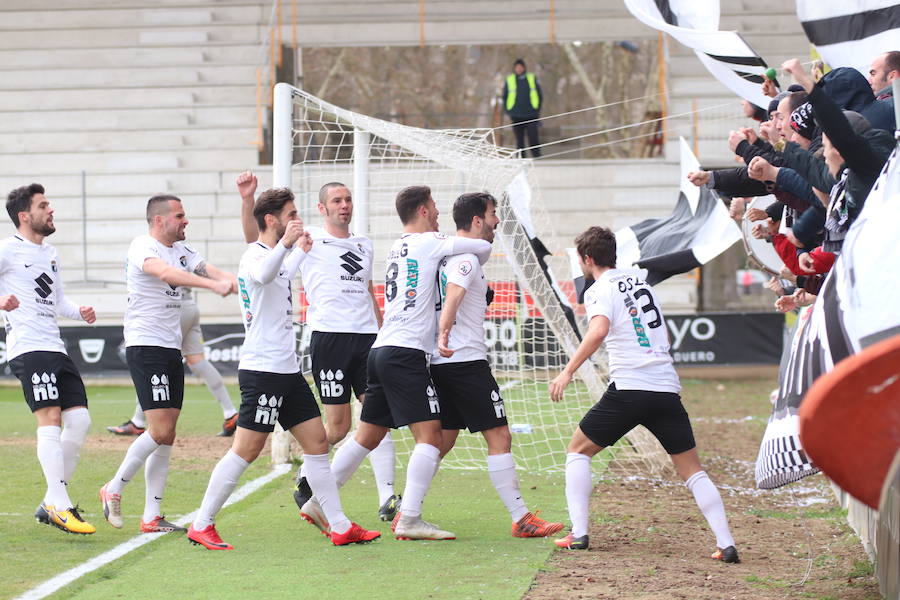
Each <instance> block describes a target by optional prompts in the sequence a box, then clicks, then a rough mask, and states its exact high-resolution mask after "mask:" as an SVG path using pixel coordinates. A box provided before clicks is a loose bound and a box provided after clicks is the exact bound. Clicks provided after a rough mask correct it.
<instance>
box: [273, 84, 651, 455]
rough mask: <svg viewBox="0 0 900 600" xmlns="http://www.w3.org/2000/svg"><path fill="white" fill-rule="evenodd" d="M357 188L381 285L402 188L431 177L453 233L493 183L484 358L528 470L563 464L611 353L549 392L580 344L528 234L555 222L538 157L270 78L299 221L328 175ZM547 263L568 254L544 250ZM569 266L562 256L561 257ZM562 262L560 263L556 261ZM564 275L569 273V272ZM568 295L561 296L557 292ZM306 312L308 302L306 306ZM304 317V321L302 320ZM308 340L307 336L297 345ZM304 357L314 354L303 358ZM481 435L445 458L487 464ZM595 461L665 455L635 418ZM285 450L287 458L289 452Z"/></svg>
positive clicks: (408, 444) (400, 439)
mask: <svg viewBox="0 0 900 600" xmlns="http://www.w3.org/2000/svg"><path fill="white" fill-rule="evenodd" d="M330 181H341V182H345V183H347V184H348V185H349V186H350V189H351V192H352V194H353V204H354V214H353V223H352V225H351V228H352V229H353V231H354V232H355V233H357V234H364V235H367V236H368V237H370V238H371V239H372V240H373V242H374V245H375V257H376V262H375V274H376V275H375V281H374V283H375V285H376V289H377V290H380V289H383V288H381V286H380V284H383V273H384V263H383V262H382V260H381V259H380V258H379V257H384V256H386V253H387V250H388V248H389V247H390V244H391V243H392V242H393V241H394V240H395V239H396V238H397V237H398V236H399V234H400V232H401V226H400V222H399V219H398V218H397V216H396V213H395V211H394V199H395V196H396V194H397V192H398V191H400V190H401V189H402V188H404V187H406V186H409V185H427V186H429V187H430V188H431V190H432V196H433V197H434V200H435V202H436V204H437V206H438V209H439V210H440V212H441V215H442V217H441V222H442V231H443V232H444V233H452V232H453V229H454V227H453V224H452V219H450V218H449V215H450V213H451V207H452V204H453V201H454V199H455V198H456V197H457V196H459V195H460V194H462V193H464V192H472V191H487V192H489V193H491V194H492V195H493V196H494V197H495V198H496V199H497V201H498V206H497V208H498V215H499V216H500V225H499V227H498V229H497V236H496V241H495V244H494V252H493V256H492V257H491V260H490V261H489V262H488V264H487V265H485V274H486V276H487V278H488V280H489V282H490V285H491V287H492V288H493V289H494V292H495V296H494V301H493V303H492V304H491V306H489V307H488V314H487V317H486V320H485V336H486V341H487V343H488V347H489V360H490V362H491V367H492V369H493V371H494V376H495V377H496V378H497V381H498V383H499V384H500V386H501V392H502V395H503V398H504V400H505V407H506V412H507V418H508V420H509V423H510V428H511V429H512V431H513V453H514V455H515V456H516V460H517V462H518V464H519V465H520V467H522V468H525V469H527V470H529V471H552V470H560V469H562V468H563V464H564V454H565V446H566V443H567V442H568V439H569V437H570V436H571V434H572V432H573V430H574V428H575V426H576V425H577V424H578V422H579V420H580V418H581V416H582V415H583V414H584V412H585V411H586V410H587V409H588V408H589V407H590V406H591V405H592V404H593V403H594V402H596V401H597V400H598V399H599V398H600V396H601V395H602V393H603V391H604V390H605V389H606V365H605V360H601V361H600V362H598V363H597V364H588V363H586V364H585V365H584V366H583V367H582V368H581V370H580V371H579V379H580V381H577V382H576V383H575V384H573V385H572V386H570V388H569V389H568V390H567V391H566V399H565V400H564V401H563V402H561V403H559V404H553V403H551V402H550V399H549V394H548V393H547V385H548V383H549V381H550V379H552V378H553V377H554V376H555V375H556V374H557V373H558V372H559V370H560V369H561V368H562V366H563V365H564V364H565V362H566V361H567V360H568V357H569V356H570V355H571V354H572V353H573V352H574V350H575V348H576V347H577V346H578V343H579V339H578V334H577V333H576V331H575V330H574V328H573V326H572V325H571V324H570V320H569V318H568V317H567V316H566V309H565V308H564V304H567V303H568V300H566V299H565V298H566V293H565V292H564V290H562V289H560V287H559V286H557V285H556V284H555V283H553V282H552V281H551V279H549V278H548V276H547V275H546V274H545V270H544V268H543V266H542V264H541V260H540V259H539V257H538V255H537V254H536V253H535V250H534V247H533V238H535V237H536V236H537V235H544V236H545V237H547V236H549V234H550V224H549V220H548V217H547V214H546V211H545V210H544V207H543V204H542V202H541V198H540V190H539V189H538V187H537V185H536V184H535V181H534V179H533V177H532V173H531V161H530V160H525V159H521V158H518V157H517V155H516V153H515V151H513V150H510V149H506V148H501V147H498V146H496V145H494V144H493V143H492V131H491V130H490V129H452V130H426V129H421V128H416V127H409V126H406V125H402V124H399V123H393V122H389V121H385V120H381V119H377V118H374V117H371V116H368V115H364V114H359V113H356V112H353V111H349V110H346V109H343V108H340V107H338V106H334V105H332V104H329V103H327V102H325V101H323V100H321V99H319V98H316V97H315V96H312V95H310V94H308V93H307V92H305V91H303V90H300V89H297V88H294V87H292V86H290V85H288V84H285V83H279V84H277V85H276V86H275V102H274V132H273V185H274V186H275V187H289V188H290V189H291V190H293V192H294V194H295V196H296V199H297V207H298V209H299V211H300V213H301V216H302V217H303V218H304V220H305V221H306V222H308V223H310V224H315V223H317V222H318V211H317V210H316V202H317V199H318V190H319V188H320V187H321V186H322V185H323V184H324V183H326V182H330ZM546 263H548V264H549V266H550V267H553V266H554V265H557V266H559V267H563V266H564V265H567V264H568V260H567V259H566V258H565V257H559V258H557V257H552V256H548V257H546ZM564 268H565V269H566V270H567V269H568V267H567V266H565V267H564ZM561 272H562V271H561ZM566 279H569V278H568V277H566ZM560 298H562V299H563V302H561V301H560ZM301 310H302V308H301ZM303 320H304V319H303V317H302V316H301V322H302V321H303ZM303 351H304V344H302V343H301V354H302V353H303ZM303 364H304V365H305V366H307V367H308V364H309V361H308V359H306V357H304V361H303ZM394 439H395V441H396V443H397V450H398V454H401V455H402V454H405V453H408V452H409V451H410V450H411V448H412V438H411V436H410V435H409V432H408V430H406V429H401V430H400V431H398V432H396V434H395V438H394ZM485 453H486V450H485V445H484V441H483V439H482V437H481V436H480V435H471V434H468V433H467V432H464V433H462V434H461V435H460V436H459V440H458V442H457V445H456V447H455V449H454V450H453V452H451V453H450V455H448V456H447V458H446V459H444V461H443V465H444V467H447V468H482V467H483V466H484V463H485ZM604 456H605V460H603V459H601V460H595V461H594V465H595V468H597V469H604V468H605V467H606V466H608V465H609V463H610V461H611V459H612V458H613V457H615V459H616V464H617V465H621V466H623V467H626V468H627V467H628V466H629V465H631V466H640V468H641V469H642V470H644V472H646V469H647V468H648V467H649V468H650V469H651V471H652V472H658V471H659V470H660V469H663V468H665V465H666V464H667V463H668V460H667V458H666V455H665V453H664V451H663V450H662V447H661V446H659V444H658V442H657V441H656V440H655V438H653V437H652V436H651V435H650V434H649V432H647V431H646V430H645V429H643V428H642V427H639V428H637V429H635V430H634V431H632V432H631V433H629V434H628V436H626V439H624V440H623V441H622V442H620V444H618V445H617V446H616V448H614V449H611V450H610V451H606V452H605V453H604ZM283 458H286V457H283Z"/></svg>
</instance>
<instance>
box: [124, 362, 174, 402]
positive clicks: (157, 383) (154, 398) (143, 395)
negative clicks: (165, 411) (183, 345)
mask: <svg viewBox="0 0 900 600" xmlns="http://www.w3.org/2000/svg"><path fill="white" fill-rule="evenodd" d="M125 362H127V363H128V370H129V371H131V380H132V381H133V382H134V389H135V391H137V397H138V402H139V403H140V405H141V410H145V411H147V410H153V409H155V408H177V409H179V410H181V404H182V402H183V401H184V365H183V364H182V362H181V350H177V349H175V348H163V347H161V346H128V347H127V348H125Z"/></svg>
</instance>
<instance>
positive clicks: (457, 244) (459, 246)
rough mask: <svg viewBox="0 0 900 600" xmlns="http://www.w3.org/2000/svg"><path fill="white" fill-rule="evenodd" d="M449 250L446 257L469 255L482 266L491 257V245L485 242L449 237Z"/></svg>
mask: <svg viewBox="0 0 900 600" xmlns="http://www.w3.org/2000/svg"><path fill="white" fill-rule="evenodd" d="M447 240H448V241H449V242H450V248H449V251H448V252H445V253H444V254H446V255H452V254H466V253H471V254H474V255H475V256H477V257H478V262H480V263H481V264H484V263H486V262H487V261H488V259H489V258H490V257H491V243H490V242H489V241H487V240H480V239H475V238H465V237H460V236H451V237H449V238H447Z"/></svg>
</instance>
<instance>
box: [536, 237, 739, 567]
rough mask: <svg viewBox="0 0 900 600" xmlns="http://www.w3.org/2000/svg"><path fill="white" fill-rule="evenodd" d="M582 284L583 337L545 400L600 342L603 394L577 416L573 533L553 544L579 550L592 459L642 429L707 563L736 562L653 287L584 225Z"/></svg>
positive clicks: (557, 394)
mask: <svg viewBox="0 0 900 600" xmlns="http://www.w3.org/2000/svg"><path fill="white" fill-rule="evenodd" d="M575 249H576V252H577V253H578V258H579V261H580V263H581V269H582V271H583V272H584V275H585V278H590V279H593V281H594V283H593V284H592V285H591V286H590V287H589V288H588V289H587V290H586V291H585V295H584V307H585V311H586V312H587V317H588V319H589V325H588V331H587V333H586V334H585V336H584V339H583V340H582V342H581V345H579V346H578V349H577V350H576V351H575V354H574V355H573V356H572V358H571V359H570V360H569V362H568V364H566V366H565V368H564V369H563V371H562V373H560V374H559V375H558V376H557V377H556V378H555V379H554V380H553V381H551V382H550V398H551V399H552V400H553V401H554V402H558V401H560V400H561V399H562V397H563V391H564V390H565V389H566V386H568V385H569V383H570V382H571V381H572V377H573V376H574V375H575V372H576V371H577V369H578V368H579V367H580V366H581V365H582V363H584V362H585V361H586V360H588V359H589V358H590V357H591V355H593V354H594V352H596V351H597V349H598V348H599V347H600V344H602V343H604V342H605V343H606V351H607V354H608V355H609V388H608V389H607V390H606V392H605V393H604V394H603V397H602V398H601V399H600V401H599V402H597V403H596V404H595V405H594V406H593V407H592V408H591V409H590V410H589V411H588V412H587V414H586V415H585V416H584V418H583V419H582V420H581V423H580V424H579V425H578V427H577V428H576V429H575V433H574V434H573V435H572V440H571V441H570V442H569V447H568V450H567V452H568V454H567V455H566V500H567V502H568V505H569V517H570V518H571V520H572V532H571V533H570V534H569V535H567V536H565V537H564V538H561V539H559V540H557V541H556V545H557V546H559V547H560V548H568V549H572V550H586V549H587V548H588V545H589V539H588V501H589V499H590V495H591V458H592V457H593V456H594V455H595V454H597V453H598V452H600V451H601V450H603V448H605V447H607V446H612V445H613V444H615V443H616V442H617V441H618V440H619V438H621V437H622V436H623V435H625V434H626V433H628V432H629V431H630V430H631V429H633V428H634V427H636V426H637V425H643V426H644V427H646V428H647V429H649V430H650V432H651V433H652V434H653V435H654V436H655V437H656V439H658V440H659V442H660V443H661V444H662V446H663V448H665V450H666V452H667V453H668V454H669V455H670V457H671V459H672V463H673V464H674V465H675V470H676V471H677V472H678V475H679V476H680V477H681V478H682V479H683V480H684V481H685V485H686V486H687V488H688V489H689V490H691V492H692V493H693V494H694V499H695V500H696V501H697V505H698V506H699V507H700V510H701V511H702V512H703V516H704V517H706V520H707V522H708V523H709V526H710V528H711V529H712V530H713V533H714V534H715V536H716V546H717V549H716V552H715V553H714V554H713V555H712V556H713V558H715V559H718V560H723V561H725V562H732V563H734V562H739V558H738V553H737V550H736V549H735V547H734V539H733V538H732V537H731V532H730V531H729V529H728V519H727V517H726V516H725V506H724V505H723V504H722V498H721V496H720V495H719V491H718V490H717V489H716V486H715V485H714V484H713V482H712V481H711V480H710V479H709V477H708V476H707V474H706V472H705V471H703V467H701V465H700V459H699V457H698V456H697V448H696V444H695V442H694V433H693V431H692V429H691V422H690V419H689V418H688V414H687V412H686V411H685V410H684V406H682V404H681V397H680V396H679V395H678V393H679V392H680V391H681V383H680V382H679V379H678V374H677V373H676V372H675V367H674V366H673V364H672V356H671V354H670V353H669V336H668V332H667V330H666V323H665V319H664V318H663V314H662V311H661V309H660V307H659V303H658V302H657V300H656V295H655V294H654V293H653V289H652V288H651V287H650V286H649V285H648V284H647V283H646V281H644V279H643V277H642V273H641V271H639V270H631V269H617V268H616V237H615V234H614V233H613V232H612V231H610V230H609V229H606V228H604V227H591V228H590V229H588V230H587V231H585V232H584V233H582V234H581V235H579V236H578V237H577V238H575Z"/></svg>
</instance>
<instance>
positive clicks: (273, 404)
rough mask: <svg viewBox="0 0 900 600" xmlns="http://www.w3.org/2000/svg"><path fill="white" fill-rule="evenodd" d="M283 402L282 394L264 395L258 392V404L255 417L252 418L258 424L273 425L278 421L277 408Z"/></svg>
mask: <svg viewBox="0 0 900 600" xmlns="http://www.w3.org/2000/svg"><path fill="white" fill-rule="evenodd" d="M282 402H284V396H279V397H277V398H276V397H275V396H266V395H265V394H260V396H259V400H257V401H256V403H257V404H259V406H257V407H256V417H255V418H254V419H253V420H254V421H255V422H257V423H259V424H260V425H274V424H275V423H276V422H277V421H278V409H279V408H281V403H282Z"/></svg>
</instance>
